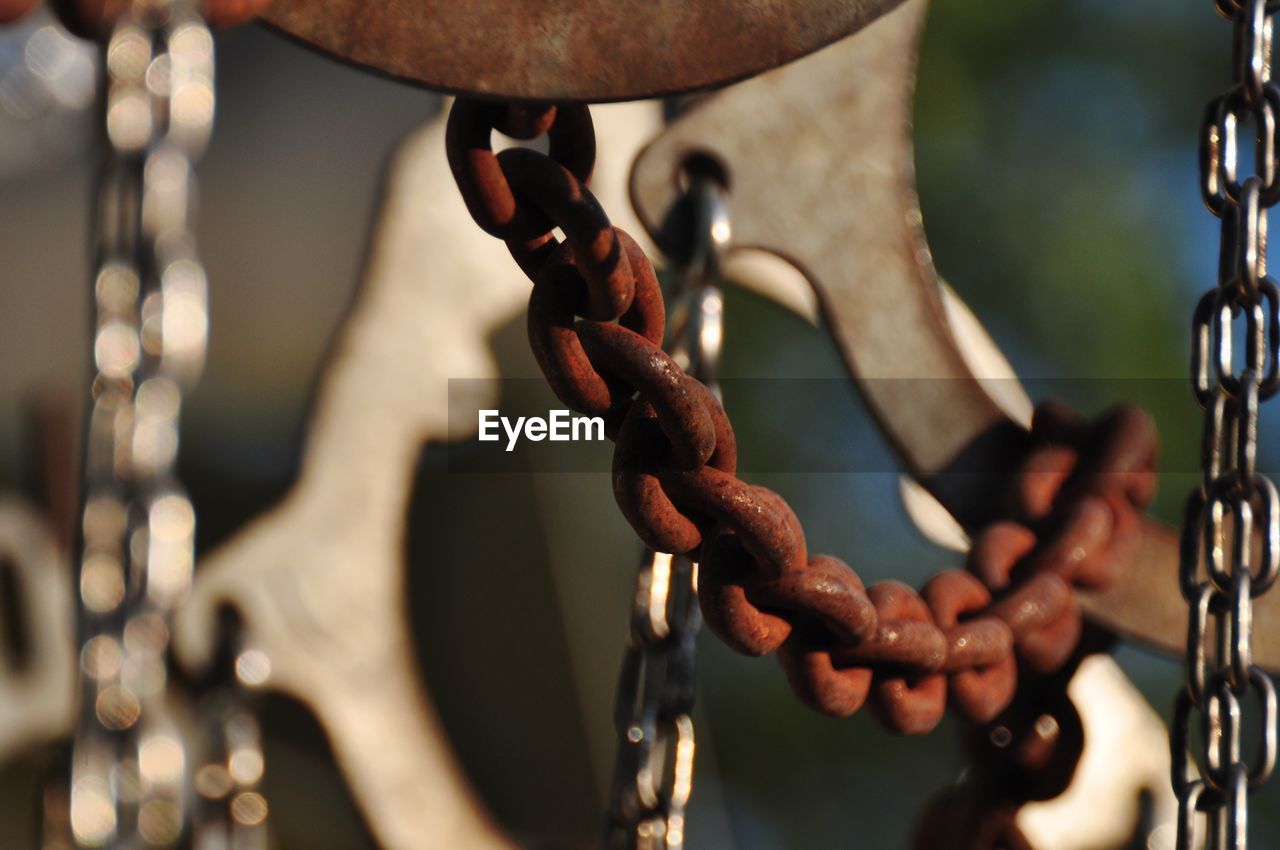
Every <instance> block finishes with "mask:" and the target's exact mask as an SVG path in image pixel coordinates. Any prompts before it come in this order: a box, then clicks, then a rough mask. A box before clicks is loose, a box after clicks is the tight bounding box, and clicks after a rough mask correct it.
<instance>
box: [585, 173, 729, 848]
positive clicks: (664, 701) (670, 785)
mask: <svg viewBox="0 0 1280 850" xmlns="http://www.w3.org/2000/svg"><path fill="white" fill-rule="evenodd" d="M685 201H686V203H687V205H688V206H689V211H690V212H691V214H692V215H691V218H692V225H693V238H692V240H691V242H692V245H693V252H692V254H691V256H690V258H689V260H688V261H687V262H682V263H681V264H680V268H679V270H678V277H677V286H678V290H677V298H678V299H679V307H678V312H677V314H676V316H675V321H674V323H673V327H674V330H673V333H672V339H671V343H670V346H669V347H670V353H671V356H672V358H673V359H674V360H675V361H676V362H677V363H678V364H679V365H680V367H681V368H683V369H684V370H685V371H686V372H688V373H689V374H690V375H692V376H693V377H695V378H697V379H698V380H699V381H701V382H702V383H703V384H705V385H706V387H707V388H708V389H709V390H710V391H711V392H712V393H713V394H714V395H715V396H716V398H717V399H719V397H720V390H719V387H718V386H717V384H716V372H717V369H718V366H719V361H720V344H721V340H722V327H721V320H722V316H723V298H722V295H721V292H720V287H719V285H718V284H719V281H720V259H721V257H722V256H723V254H724V252H725V251H726V250H727V246H728V240H729V234H730V228H729V216H728V207H727V205H726V203H725V198H724V190H723V188H722V187H721V186H719V185H718V184H716V183H715V182H714V181H713V180H711V179H710V178H706V177H697V178H694V180H693V182H692V184H691V186H690V187H689V192H688V194H687V196H686V197H685ZM697 594H698V565H697V563H696V562H694V561H693V560H692V559H691V558H689V557H687V556H685V555H670V554H667V553H664V552H656V551H654V550H653V549H646V550H645V555H644V559H643V561H642V563H641V565H640V569H639V571H638V572H637V574H636V592H635V596H634V597H633V603H632V609H631V638H630V642H629V644H628V646H627V649H626V652H625V654H624V655H623V660H622V672H621V673H620V674H619V679H618V693H617V698H616V700H617V701H616V704H615V706H614V725H615V728H616V730H617V733H618V756H617V761H616V763H615V765H614V776H613V786H612V789H611V791H610V795H609V814H608V824H607V827H606V832H605V848H606V850H677V848H680V847H683V846H684V836H685V816H684V810H685V804H686V803H687V802H688V800H689V795H690V793H691V791H692V788H693V757H694V730H693V704H694V693H695V688H696V679H695V668H696V639H697V635H698V629H699V627H700V626H701V625H702V616H701V614H700V612H699V610H698V600H697Z"/></svg>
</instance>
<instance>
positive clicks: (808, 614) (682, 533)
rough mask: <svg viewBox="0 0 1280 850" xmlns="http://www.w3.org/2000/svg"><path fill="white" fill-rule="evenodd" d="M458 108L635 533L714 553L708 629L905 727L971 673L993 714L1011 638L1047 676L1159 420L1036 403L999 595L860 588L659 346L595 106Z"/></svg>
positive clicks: (1006, 690) (708, 569)
mask: <svg viewBox="0 0 1280 850" xmlns="http://www.w3.org/2000/svg"><path fill="white" fill-rule="evenodd" d="M562 121H563V122H564V124H563V125H562V124H561V122H562ZM449 124H450V127H449V130H448V133H447V145H448V155H449V162H450V165H451V167H452V169H453V172H454V176H455V179H456V180H457V182H458V184H459V187H460V192H461V194H462V196H463V198H464V199H465V201H466V203H467V206H468V209H469V210H470V211H471V213H472V215H473V217H474V218H475V219H476V222H477V224H479V225H480V227H481V228H482V229H484V230H485V231H486V232H488V233H490V234H491V235H494V236H496V237H498V238H501V239H503V240H504V241H505V242H506V243H507V247H508V248H509V249H510V251H511V253H512V255H513V257H514V258H515V260H516V262H517V263H518V264H519V266H520V268H521V269H522V270H523V271H524V272H525V274H527V275H528V276H529V277H530V279H531V280H532V281H533V284H534V289H533V294H532V297H531V300H530V310H529V337H530V340H531V343H532V346H533V350H534V353H535V356H536V359H537V360H538V363H539V365H540V366H541V368H542V370H543V372H544V374H545V375H546V376H547V378H548V381H549V383H550V384H551V386H552V389H553V390H554V391H555V392H556V394H557V396H558V397H559V398H560V400H561V401H562V402H564V403H565V404H566V405H568V406H569V407H572V408H574V409H576V410H578V411H579V412H581V413H585V414H587V415H590V416H599V417H601V418H602V419H603V420H604V421H605V432H606V434H608V435H609V436H610V437H611V438H612V439H613V440H614V441H615V442H616V443H617V448H616V451H615V455H614V466H613V484H614V495H615V498H616V500H617V502H618V504H619V506H620V507H621V508H622V510H623V513H624V514H625V515H626V517H627V519H628V520H629V521H630V522H631V524H632V526H633V527H634V528H635V529H636V531H637V533H638V534H639V535H640V537H641V539H643V540H644V542H645V543H646V544H647V545H649V546H650V547H652V548H653V549H655V550H658V551H662V552H668V553H671V554H673V555H688V556H690V557H693V558H696V559H697V561H698V562H699V564H700V570H701V572H700V576H701V578H700V584H699V593H700V602H701V605H702V609H703V614H704V616H705V618H706V621H707V624H708V625H709V626H710V628H711V629H712V630H713V631H715V632H716V633H717V634H718V635H720V636H721V637H722V638H724V639H725V641H726V642H727V643H729V644H730V645H731V646H733V647H734V648H735V649H737V650H739V651H741V652H745V653H748V654H753V655H761V654H765V653H770V652H774V651H779V650H780V658H781V660H782V663H783V666H784V668H785V669H786V672H787V676H788V679H789V681H790V682H791V684H792V686H793V687H794V689H795V690H796V692H797V693H798V694H799V695H800V697H801V698H802V699H803V700H804V701H805V702H806V703H808V704H809V705H811V706H812V707H814V708H816V709H818V710H820V711H823V712H826V713H828V714H832V715H837V716H847V715H849V714H852V713H853V712H855V711H857V710H858V709H859V708H861V706H862V705H863V703H864V702H866V701H867V700H868V697H870V701H871V703H872V706H873V708H874V710H875V713H876V715H877V716H878V717H879V718H880V719H881V720H882V721H883V722H884V723H885V725H887V726H888V727H889V728H891V729H893V730H895V731H898V732H903V733H922V732H926V731H928V730H930V729H932V728H933V727H934V726H936V725H937V723H938V722H939V721H940V720H941V718H942V715H943V712H944V711H945V709H946V708H947V706H948V702H949V700H948V689H949V684H950V683H951V681H953V680H954V681H955V682H957V683H963V684H961V685H960V691H961V693H962V696H961V697H959V698H956V699H951V700H950V704H951V706H952V707H953V708H955V709H956V710H957V711H959V712H960V713H961V714H963V715H965V716H967V717H970V718H971V719H975V720H986V719H989V718H990V717H992V716H994V715H995V714H996V713H997V712H999V711H1000V710H1002V709H1003V708H1004V707H1005V705H1006V704H1007V703H1008V701H1009V699H1010V697H1011V696H1012V692H1013V678H1014V674H1015V668H1014V666H1013V664H1012V659H1013V657H1014V653H1015V651H1016V652H1017V655H1018V656H1019V657H1020V658H1022V660H1023V662H1024V663H1025V664H1026V665H1027V667H1028V668H1029V669H1031V670H1033V671H1037V672H1049V671H1052V670H1054V669H1057V668H1058V667H1059V666H1061V664H1062V663H1064V662H1065V660H1066V657H1067V655H1069V654H1070V653H1071V651H1072V650H1073V649H1074V647H1075V638H1076V637H1077V636H1078V634H1079V630H1080V615H1079V609H1078V607H1077V605H1076V602H1075V599H1074V596H1073V595H1072V593H1071V587H1072V585H1077V584H1078V585H1082V586H1089V585H1097V584H1102V583H1105V579H1106V573H1105V568H1106V567H1107V566H1108V565H1109V564H1112V563H1114V560H1115V559H1114V557H1113V553H1112V552H1109V551H1108V549H1109V548H1110V547H1112V546H1117V545H1120V544H1121V543H1122V541H1123V540H1124V539H1125V538H1127V537H1129V538H1131V537H1132V536H1133V531H1134V529H1136V527H1137V513H1138V511H1139V510H1140V509H1141V508H1142V507H1143V506H1144V505H1145V503H1146V501H1147V500H1148V499H1149V498H1150V495H1151V493H1152V491H1153V483H1152V481H1151V480H1149V479H1152V478H1153V472H1152V469H1151V465H1150V461H1151V459H1152V457H1153V456H1154V445H1153V441H1154V432H1153V429H1151V428H1150V427H1149V423H1148V422H1146V420H1145V418H1144V417H1143V416H1142V415H1141V414H1138V413H1127V414H1119V415H1115V416H1111V417H1109V418H1106V419H1104V420H1102V421H1100V422H1098V423H1096V424H1093V425H1086V424H1084V423H1081V422H1078V421H1076V420H1075V419H1073V418H1071V417H1069V416H1068V415H1067V414H1065V413H1063V412H1062V411H1060V410H1058V409H1056V408H1053V407H1047V408H1044V409H1043V410H1042V411H1041V413H1040V415H1038V417H1037V425H1036V428H1035V429H1034V430H1033V432H1032V434H1030V435H1027V442H1028V444H1030V445H1032V446H1034V450H1033V451H1030V452H1028V453H1027V454H1026V457H1025V462H1026V464H1027V468H1026V469H1025V470H1020V472H1022V473H1024V474H1021V475H1017V476H1014V477H1013V478H1012V479H1011V481H1012V483H1013V484H1016V485H1019V486H1018V487H1017V488H1016V489H1015V490H1013V491H1011V492H1006V491H1007V490H1008V487H1009V485H1010V483H1011V482H1010V481H1008V480H1006V481H1004V482H1002V483H1003V487H1002V488H1001V489H1000V490H998V491H996V492H995V495H997V496H1000V497H1002V498H1001V501H1002V502H1008V503H1009V504H1012V505H1013V506H1014V508H1013V513H1011V514H1010V515H1009V516H1010V518H1009V521H1008V522H1007V523H1006V524H1007V525H1009V526H1011V527H1013V528H1014V529H1016V530H1017V531H1019V532H1022V533H1024V534H1025V537H1026V539H1027V541H1028V542H1029V545H1027V546H1024V547H1022V548H1020V549H1015V550H1014V552H1013V554H1014V557H1011V558H1008V559H1006V561H1005V562H1002V563H996V562H995V560H994V559H998V558H999V557H1000V556H1001V555H1002V554H1003V553H1004V552H1007V551H1010V550H1009V546H1007V545H1005V546H980V547H976V548H975V550H974V555H973V558H975V559H976V560H975V562H974V563H971V564H970V571H971V572H972V573H974V574H975V575H977V576H979V577H982V578H985V579H987V580H988V585H989V586H990V588H991V589H993V590H995V591H996V598H995V599H994V600H993V599H992V596H991V595H990V594H989V593H988V589H987V588H984V587H983V586H982V584H981V583H980V582H979V580H978V579H977V578H973V577H972V576H966V575H962V574H954V575H946V576H943V577H939V579H937V580H935V582H934V583H932V584H931V585H930V587H929V588H927V593H928V601H926V599H925V598H922V597H921V596H920V595H919V594H917V593H916V592H915V591H913V590H911V589H910V588H908V587H906V586H905V585H901V584H898V583H896V582H886V583H882V584H877V585H874V586H872V587H871V588H870V589H869V590H864V588H863V585H862V582H861V581H860V580H859V579H858V577H857V575H856V574H855V573H854V572H853V571H852V570H851V569H849V567H848V566H846V565H845V564H844V563H843V562H841V561H839V560H837V559H835V558H831V557H828V556H822V555H810V553H809V552H808V550H807V547H806V544H805V538H804V532H803V530H802V528H801V526H800V522H799V520H798V518H797V517H796V516H795V514H794V513H793V512H792V511H791V509H790V507H789V506H788V505H787V504H786V502H785V501H783V499H782V498H781V497H779V496H778V495H777V494H775V493H773V492H771V491H769V490H766V489H764V488H762V487H755V486H752V485H750V484H747V483H745V482H743V481H741V480H740V479H738V478H737V476H736V474H735V470H736V467H737V448H736V444H735V441H734V436H733V429H732V426H731V425H730V424H729V421H728V419H727V417H726V416H725V414H724V411H723V409H722V408H721V406H720V404H719V402H718V400H717V399H716V397H715V396H714V394H713V393H712V392H711V391H710V390H708V389H707V388H706V387H705V386H704V385H703V384H702V383H700V382H699V381H697V380H696V379H694V378H693V377H691V376H690V375H688V374H686V373H685V372H684V370H683V369H681V368H680V366H679V365H678V364H677V363H676V362H675V361H674V360H673V359H672V358H671V357H670V356H668V355H667V354H666V353H665V352H664V351H663V350H662V348H661V343H662V336H663V333H662V330H663V325H664V309H663V301H662V294H661V292H660V290H659V289H658V286H657V281H656V278H655V276H654V273H653V269H652V265H651V264H650V262H649V260H648V258H647V257H646V256H645V254H644V252H643V251H642V250H641V249H640V248H639V247H638V246H637V245H636V244H635V242H634V241H633V240H632V239H631V237H630V236H628V235H627V234H626V233H624V232H622V231H621V230H619V229H617V228H615V227H613V226H612V224H611V223H610V221H609V219H608V216H607V214H606V213H605V212H604V211H603V209H602V208H601V207H600V205H599V203H598V202H597V201H596V200H595V198H594V196H593V195H592V193H591V191H590V190H589V189H588V188H587V186H586V184H585V182H584V179H583V176H584V175H588V174H590V171H591V161H592V159H593V157H594V151H595V141H594V138H593V133H592V128H591V123H590V121H589V119H588V117H587V115H586V112H585V108H583V107H575V108H573V109H562V110H561V111H560V113H559V114H555V113H552V112H551V111H550V110H547V111H544V112H541V113H540V114H535V113H534V112H532V111H530V110H528V109H525V108H523V107H521V106H519V105H515V104H513V105H509V106H506V107H504V106H502V105H496V104H495V105H490V104H483V103H478V102H473V101H460V102H459V103H458V104H456V105H455V106H454V108H453V111H452V113H451V115H450V121H449ZM517 128H518V129H517ZM502 129H511V130H515V131H516V132H519V133H522V134H528V133H530V132H535V131H538V132H545V133H546V135H547V136H548V138H549V139H550V145H549V148H548V150H549V153H547V154H541V153H537V152H534V151H532V150H530V149H526V148H514V149H510V150H507V151H503V152H502V153H501V154H498V155H496V156H495V155H494V154H493V152H492V149H491V142H490V136H491V134H492V133H493V132H494V131H496V130H502ZM556 229H558V230H559V231H560V233H562V234H563V236H564V239H563V241H561V240H560V239H558V238H557V236H556V235H555V233H554V232H553V230H556ZM955 356H956V357H957V358H959V354H958V352H957V353H956V354H955ZM984 398H985V396H984ZM997 412H998V411H997ZM1143 425H1145V426H1146V427H1145V428H1144V427H1142V426H1143ZM1028 480H1033V481H1034V485H1028V484H1027V483H1026V482H1027V481H1028ZM1100 512H1102V513H1103V514H1104V515H1105V518H1106V520H1107V521H1106V522H1103V523H1099V521H1098V514H1099V513H1100ZM1014 518H1016V519H1017V521H1018V522H1017V523H1016V524H1015V523H1014V522H1013V519H1014ZM998 527H999V524H996V525H995V526H993V528H998ZM984 559H985V560H984Z"/></svg>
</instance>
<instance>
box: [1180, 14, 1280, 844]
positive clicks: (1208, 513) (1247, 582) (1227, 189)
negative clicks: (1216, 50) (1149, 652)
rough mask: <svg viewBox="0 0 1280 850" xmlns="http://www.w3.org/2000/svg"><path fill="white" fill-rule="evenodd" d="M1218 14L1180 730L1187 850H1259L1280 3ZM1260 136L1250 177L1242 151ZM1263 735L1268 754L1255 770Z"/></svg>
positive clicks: (1277, 500) (1204, 169)
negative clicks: (1270, 237)
mask: <svg viewBox="0 0 1280 850" xmlns="http://www.w3.org/2000/svg"><path fill="white" fill-rule="evenodd" d="M1214 5H1215V8H1216V9H1217V10H1218V12H1219V13H1221V14H1222V15H1223V16H1224V17H1226V18H1227V19H1229V20H1230V21H1231V22H1232V25H1233V27H1234V35H1235V40H1234V54H1233V69H1234V82H1233V85H1232V87H1231V89H1230V90H1228V91H1227V92H1226V93H1225V94H1223V95H1221V96H1220V97H1217V98H1215V99H1214V100H1213V101H1212V102H1211V103H1210V104H1209V108H1208V110H1207V111H1206V114H1205V120H1204V124H1203V127H1202V135H1201V140H1200V166H1201V191H1202V193H1203V196H1204V201H1205V204H1206V205H1207V206H1208V207H1209V209H1210V211H1211V212H1213V214H1214V215H1215V216H1217V217H1218V218H1219V219H1221V221H1222V241H1221V254H1220V261H1219V270H1218V285H1217V286H1216V287H1214V288H1213V289H1211V290H1210V291H1209V292H1207V293H1205V295H1204V296H1203V297H1202V298H1201V299H1200V302H1199V303H1198V304H1197V306H1196V309H1195V314H1194V318H1193V324H1192V337H1191V341H1192V364H1191V380H1192V386H1193V390H1194V392H1195V398H1196V401H1197V402H1198V403H1199V405H1200V407H1201V409H1202V410H1204V413H1205V419H1204V437H1203V442H1202V446H1201V459H1202V467H1203V478H1202V480H1201V482H1200V486H1199V487H1198V488H1197V489H1196V490H1195V491H1194V492H1193V493H1192V495H1191V498H1190V499H1189V501H1188V503H1187V509H1186V516H1185V524H1184V527H1183V538H1182V555H1181V566H1180V582H1181V587H1182V593H1183V596H1184V597H1185V598H1186V600H1187V603H1188V605H1189V606H1190V620H1189V625H1188V630H1187V685H1186V688H1185V689H1184V690H1183V691H1182V693H1181V694H1179V697H1178V701H1177V706H1176V709H1175V715H1174V722H1173V729H1172V730H1171V737H1172V744H1173V787H1174V791H1175V793H1176V794H1177V796H1178V801H1179V819H1178V834H1177V847H1178V848H1179V850H1190V848H1200V847H1206V846H1207V847H1210V848H1213V850H1224V848H1231V850H1245V848H1246V847H1247V846H1248V797H1249V795H1250V793H1252V792H1253V791H1254V790H1256V789H1257V788H1258V787H1259V786H1261V785H1262V784H1263V783H1265V782H1266V781H1267V780H1268V779H1269V778H1270V776H1271V774H1272V772H1273V770H1274V768H1275V763H1276V735H1277V728H1276V722H1277V716H1276V691H1275V686H1274V684H1273V683H1272V681H1271V679H1270V677H1269V676H1268V675H1267V674H1266V673H1265V672H1264V671H1263V670H1262V669H1261V668H1259V667H1257V666H1256V665H1254V663H1253V658H1252V651H1253V600H1254V599H1255V598H1257V597H1258V596H1260V595H1262V594H1263V593H1266V592H1267V591H1268V590H1270V589H1271V587H1272V585H1273V584H1275V580H1276V576H1277V575H1280V497H1278V496H1277V492H1276V487H1275V484H1274V483H1273V482H1272V481H1271V480H1270V479H1269V478H1268V477H1267V476H1266V475H1265V474H1263V473H1262V472H1260V471H1259V470H1258V468H1257V459H1258V435H1259V432H1258V413H1259V405H1260V403H1261V402H1263V401H1266V400H1267V399H1270V398H1271V397H1273V396H1274V395H1275V394H1276V390H1277V389H1280V373H1278V372H1277V364H1278V363H1280V356H1278V355H1280V288H1277V285H1276V282H1275V281H1274V280H1273V279H1272V278H1270V277H1268V276H1267V270H1266V243H1267V213H1268V210H1269V209H1270V208H1271V207H1272V206H1274V205H1275V204H1276V202H1277V201H1280V174H1278V173H1277V168H1276V143H1277V131H1276V122H1277V120H1278V119H1280V87H1278V86H1277V85H1276V84H1275V83H1274V82H1272V80H1271V47H1272V31H1273V14H1274V12H1275V11H1276V10H1277V9H1278V8H1280V3H1276V2H1275V0H1215V2H1214ZM1249 136H1252V137H1253V140H1254V142H1255V144H1254V145H1253V149H1254V156H1253V167H1252V172H1251V173H1246V172H1245V170H1244V169H1242V168H1241V165H1240V155H1239V147H1240V144H1241V142H1242V141H1245V140H1246V139H1247V138H1248V137H1249ZM1251 694H1252V696H1253V699H1250V698H1249V697H1250V695H1251ZM1250 724H1252V728H1253V729H1254V730H1256V731H1254V732H1252V734H1251V735H1250V736H1249V737H1250V739H1251V740H1256V742H1257V743H1256V748H1255V749H1254V751H1253V752H1252V753H1249V754H1248V756H1247V758H1246V753H1245V747H1244V740H1245V737H1246V730H1248V729H1249V728H1250ZM1197 733H1198V734H1197ZM1193 749H1194V751H1195V752H1194V754H1193ZM1198 813H1204V814H1205V815H1206V818H1205V826H1206V828H1205V829H1198V828H1197V827H1198V826H1199V821H1200V818H1199V817H1198Z"/></svg>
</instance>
